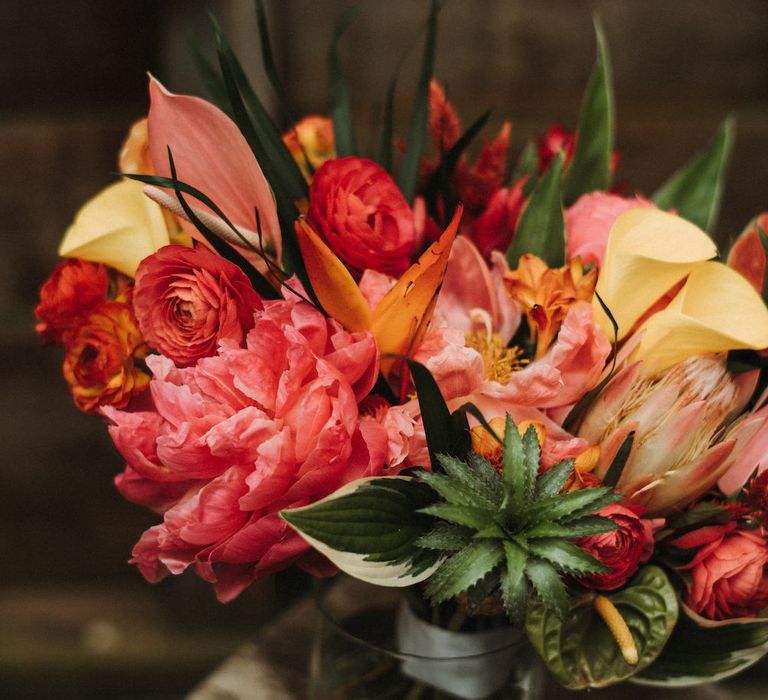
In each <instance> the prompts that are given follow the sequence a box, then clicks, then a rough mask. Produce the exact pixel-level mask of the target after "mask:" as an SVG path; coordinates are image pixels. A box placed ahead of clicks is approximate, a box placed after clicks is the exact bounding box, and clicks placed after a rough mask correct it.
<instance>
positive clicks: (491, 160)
mask: <svg viewBox="0 0 768 700" xmlns="http://www.w3.org/2000/svg"><path fill="white" fill-rule="evenodd" d="M511 133H512V124H511V123H510V122H504V124H503V125H502V127H501V129H500V131H499V133H498V135H497V136H496V138H495V139H493V140H492V141H486V142H484V143H483V147H482V149H481V150H480V154H479V155H478V156H477V159H476V160H475V162H474V164H473V165H472V168H470V169H468V171H467V172H466V174H464V175H463V177H461V178H460V180H459V182H458V183H457V184H458V187H457V189H458V191H459V198H460V199H461V201H462V202H464V205H465V206H466V207H467V209H468V210H469V211H470V213H473V214H475V215H477V214H479V213H480V212H481V211H482V210H483V209H485V207H486V205H487V204H488V201H489V200H490V198H491V196H492V195H493V194H494V192H496V191H497V190H498V189H499V187H501V186H502V184H503V183H504V178H505V177H506V174H507V161H508V157H509V141H510V136H511ZM457 175H459V174H458V173H457Z"/></svg>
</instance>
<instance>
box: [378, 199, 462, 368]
mask: <svg viewBox="0 0 768 700" xmlns="http://www.w3.org/2000/svg"><path fill="white" fill-rule="evenodd" d="M461 213H462V207H461V206H458V207H457V208H456V213H455V214H454V216H453V220H452V221H451V223H450V224H449V225H448V228H446V229H445V231H444V232H443V233H442V235H441V236H440V238H439V239H438V240H437V241H435V242H434V243H433V244H432V245H431V246H430V247H429V248H427V250H426V251H425V252H424V253H423V254H422V256H421V257H420V258H419V259H418V261H417V262H415V263H414V264H413V265H411V267H409V268H408V270H406V272H405V274H403V276H402V277H401V278H400V279H399V280H398V281H397V284H395V286H394V287H392V289H390V290H389V292H388V293H387V295H386V296H385V297H384V298H383V299H382V300H381V301H380V302H379V304H378V305H377V306H376V309H375V310H374V312H373V321H372V323H371V331H372V332H373V334H374V336H376V342H377V343H378V345H379V350H380V351H381V353H382V354H387V353H392V354H406V355H407V354H409V353H410V352H411V351H412V350H413V349H414V348H415V347H416V346H417V345H418V343H419V341H420V340H421V338H422V337H423V335H424V332H425V331H426V328H427V325H428V324H429V320H430V318H431V317H432V311H433V310H434V308H435V303H436V301H437V294H438V292H439V291H440V285H441V284H442V283H443V278H444V277H445V269H446V267H447V266H448V256H449V255H450V252H451V246H452V245H453V241H454V239H455V238H456V234H457V232H458V229H459V221H460V220H461ZM395 362H396V360H393V359H383V360H382V362H381V371H382V372H383V373H384V376H387V375H388V374H389V372H390V371H391V369H392V367H393V365H394V363H395Z"/></svg>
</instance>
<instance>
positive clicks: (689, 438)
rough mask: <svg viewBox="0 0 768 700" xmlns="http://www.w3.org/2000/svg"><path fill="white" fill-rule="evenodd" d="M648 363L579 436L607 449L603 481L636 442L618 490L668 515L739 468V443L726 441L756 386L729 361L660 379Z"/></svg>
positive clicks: (621, 383) (624, 373) (627, 372)
mask: <svg viewBox="0 0 768 700" xmlns="http://www.w3.org/2000/svg"><path fill="white" fill-rule="evenodd" d="M642 370H643V367H642V362H636V363H633V364H630V365H628V366H626V367H625V368H623V369H622V370H620V371H619V372H618V373H617V374H616V375H615V376H614V378H613V379H612V380H611V381H610V382H609V383H608V385H607V386H606V387H605V389H603V391H602V392H601V393H600V395H599V396H598V398H597V399H596V400H595V401H594V402H593V403H592V405H591V407H590V409H589V411H588V413H587V414H586V415H585V417H584V420H583V422H582V423H581V426H580V427H579V430H578V435H579V436H581V437H583V438H586V439H587V440H588V441H590V442H593V443H599V444H600V461H599V463H598V466H597V468H596V470H595V473H596V474H597V475H598V476H600V477H602V476H604V475H605V473H606V472H607V470H608V468H609V466H610V465H611V462H612V461H613V459H614V457H615V456H616V453H617V452H618V450H619V448H620V447H621V445H622V443H623V442H624V441H625V439H626V438H627V437H628V436H629V435H630V433H633V434H634V438H633V442H632V448H631V451H630V453H629V457H628V459H627V461H626V463H625V466H624V470H623V472H622V475H621V478H620V479H619V481H618V483H617V490H618V491H620V492H621V493H623V494H625V495H626V496H627V499H628V501H629V502H631V503H634V504H638V505H642V506H644V507H645V508H646V509H647V510H648V511H649V512H650V513H655V514H665V513H668V512H669V511H671V510H673V509H674V508H676V507H678V506H682V505H685V504H686V503H689V502H691V501H693V500H695V499H696V498H698V497H699V496H701V495H702V494H703V493H705V492H706V491H708V490H709V489H710V488H711V487H712V486H713V485H714V484H715V483H716V482H717V480H718V479H719V478H720V477H721V476H723V474H724V473H725V472H726V471H727V470H728V468H729V466H730V465H731V464H732V460H733V457H734V455H735V454H736V451H735V448H736V447H737V440H736V439H735V437H730V436H726V437H725V438H723V430H724V428H725V427H727V426H728V424H729V421H731V420H732V419H733V417H734V416H736V415H738V413H739V412H740V411H741V410H743V408H744V406H745V405H746V403H747V401H748V400H749V397H750V396H751V394H752V391H753V390H754V386H755V377H754V376H753V375H750V374H744V375H735V376H734V375H731V374H730V373H729V372H728V371H727V369H726V365H725V357H724V356H722V355H714V354H711V355H697V356H693V357H690V358H689V359H687V360H685V361H683V362H681V363H679V364H677V365H674V366H673V367H671V368H670V369H668V370H665V371H663V372H661V373H656V374H650V375H649V374H646V373H644V372H643V371H642Z"/></svg>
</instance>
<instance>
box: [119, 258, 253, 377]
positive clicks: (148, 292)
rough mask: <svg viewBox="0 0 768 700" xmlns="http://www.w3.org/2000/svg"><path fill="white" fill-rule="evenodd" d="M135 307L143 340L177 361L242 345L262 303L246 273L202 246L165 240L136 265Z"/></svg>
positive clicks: (186, 361)
mask: <svg viewBox="0 0 768 700" xmlns="http://www.w3.org/2000/svg"><path fill="white" fill-rule="evenodd" d="M133 308H134V311H135V312H136V318H137V319H138V321H139V327H140V328H141V331H142V333H143V334H144V337H145V338H146V340H147V342H148V343H149V344H150V345H151V346H152V347H153V348H155V349H156V350H158V351H159V352H160V353H162V354H163V355H165V356H166V357H169V358H170V359H172V360H173V361H174V362H175V363H176V364H177V365H178V366H180V367H185V366H188V365H193V364H194V363H195V362H197V360H199V359H200V358H201V357H210V356H211V355H214V354H215V353H216V349H217V348H218V345H219V343H220V342H221V341H223V340H226V341H230V342H233V343H235V344H237V345H240V344H241V343H242V341H243V338H244V337H245V334H246V332H247V331H248V330H249V329H250V328H251V327H253V312H254V311H255V310H257V309H261V308H262V302H261V297H260V296H259V295H258V294H257V293H256V292H255V291H254V289H253V286H252V285H251V283H250V282H249V281H248V278H247V277H246V276H245V273H244V272H243V271H242V270H241V269H240V268H239V267H237V265H235V264H233V263H231V262H229V261H227V260H225V259H224V258H222V257H220V256H218V255H216V254H214V253H211V252H209V251H208V250H206V249H205V248H187V247H186V246H182V245H169V246H165V247H163V248H160V250H158V251H157V252H156V253H154V254H153V255H150V256H149V257H148V258H145V259H144V260H142V262H141V264H140V265H139V268H138V270H136V286H135V288H134V292H133Z"/></svg>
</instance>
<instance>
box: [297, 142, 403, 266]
mask: <svg viewBox="0 0 768 700" xmlns="http://www.w3.org/2000/svg"><path fill="white" fill-rule="evenodd" d="M307 218H308V220H309V223H310V224H311V225H312V227H313V228H314V229H315V231H317V233H318V235H319V236H320V237H321V238H322V239H323V240H324V241H325V242H326V244H327V245H328V246H329V247H330V248H331V250H332V251H333V252H334V253H336V255H338V256H339V258H341V259H342V260H343V261H344V263H345V264H346V265H347V266H348V267H349V268H350V269H351V270H352V271H353V272H355V273H358V274H359V273H362V272H363V270H366V269H372V270H376V271H377V272H384V273H386V274H388V275H392V276H395V277H398V276H400V275H401V274H402V273H403V272H405V270H406V269H407V268H408V266H409V265H410V262H411V256H412V255H413V249H414V239H415V227H414V220H413V212H412V211H411V208H410V207H409V206H408V202H406V201H405V198H404V197H403V195H402V194H401V192H400V190H399V189H398V188H397V185H396V184H395V182H394V180H392V178H391V177H390V176H389V175H388V174H387V172H386V171H385V170H384V169H383V168H381V167H380V166H378V165H376V163H374V162H372V161H370V160H366V159H365V158H356V157H353V156H350V157H348V158H334V159H333V160H329V161H326V162H325V163H324V164H323V166H322V167H321V168H320V169H319V170H318V171H317V172H316V173H315V176H314V178H313V179H312V186H311V188H310V191H309V211H308V212H307Z"/></svg>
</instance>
